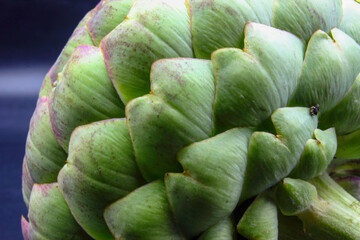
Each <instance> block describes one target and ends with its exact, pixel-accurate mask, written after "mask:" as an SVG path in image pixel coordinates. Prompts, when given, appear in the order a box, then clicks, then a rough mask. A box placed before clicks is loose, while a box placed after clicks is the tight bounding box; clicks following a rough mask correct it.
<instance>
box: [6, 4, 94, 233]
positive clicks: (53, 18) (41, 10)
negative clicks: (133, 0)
mask: <svg viewBox="0 0 360 240" xmlns="http://www.w3.org/2000/svg"><path fill="white" fill-rule="evenodd" d="M97 2H98V0H77V1H71V0H60V1H54V0H12V1H2V3H1V4H0V161H1V163H0V239H5V240H9V239H10V240H11V239H22V235H21V226H20V219H21V215H22V214H23V215H25V216H26V214H27V209H26V207H25V204H24V203H23V199H22V192H21V174H22V170H21V168H22V160H23V156H24V151H25V140H26V135H27V130H28V125H29V121H30V118H31V115H32V112H33V110H34V108H35V103H36V99H37V92H38V90H39V88H40V85H41V82H42V78H43V77H44V76H45V74H46V72H47V70H48V69H49V68H50V66H51V65H52V64H53V62H54V61H55V60H56V57H57V55H58V54H59V53H60V51H61V49H62V47H63V46H64V44H65V43H66V41H67V39H68V37H69V36H70V34H71V33H72V30H73V29H74V28H75V26H76V25H77V23H78V22H79V21H80V19H81V18H82V17H83V15H85V13H86V12H87V11H89V10H90V9H91V8H93V7H94V6H95V5H96V4H97Z"/></svg>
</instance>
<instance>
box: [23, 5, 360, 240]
mask: <svg viewBox="0 0 360 240" xmlns="http://www.w3.org/2000/svg"><path fill="white" fill-rule="evenodd" d="M334 158H336V159H335V160H334ZM358 159H360V3H359V2H358V1H356V0H342V1H341V0H316V1H315V0H313V1H310V0H276V1H274V0H251V1H250V0H226V1H225V0H187V1H185V0H151V1H149V0H134V1H133V0H103V1H101V2H100V3H99V4H98V5H97V6H96V8H94V9H93V10H91V11H90V12H89V13H88V14H87V15H86V16H85V17H84V19H83V20H82V21H81V22H80V24H79V25H78V27H77V28H76V29H75V31H74V33H73V35H72V36H71V37H70V39H69V41H68V43H67V44H66V46H65V47H64V49H63V51H62V53H61V54H60V56H59V57H58V59H57V61H56V63H55V64H54V65H53V67H52V68H51V69H50V71H49V73H48V74H47V75H46V77H45V79H44V83H43V85H42V88H41V91H40V94H39V100H38V103H37V107H36V109H35V112H34V115H33V117H32V119H31V123H30V130H29V134H28V138H27V143H26V155H25V157H24V164H23V195H24V200H25V203H26V205H27V206H28V208H29V215H28V218H27V219H28V220H26V218H24V217H23V218H22V220H21V225H22V230H23V235H24V238H25V239H34V240H35V239H100V240H102V239H121V240H136V239H139V240H143V239H144V240H169V239H189V240H190V239H199V240H212V239H214V240H228V239H230V240H231V239H241V238H246V239H261V240H267V239H295V240H296V239H330V240H331V239H339V240H340V239H359V238H360V202H359V199H360V170H359V169H360V167H359V160H358ZM329 166H330V167H329ZM328 174H330V176H331V177H332V178H333V179H334V180H335V181H334V180H333V179H332V178H330V177H329V175H328ZM336 182H338V183H339V184H337V183H336ZM344 189H345V190H346V191H345V190H344Z"/></svg>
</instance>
